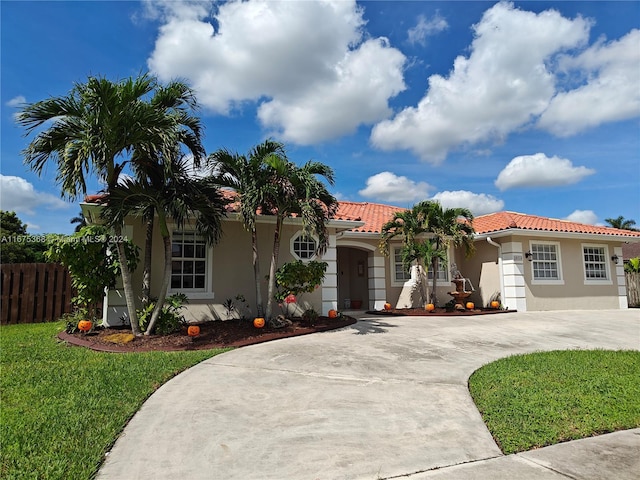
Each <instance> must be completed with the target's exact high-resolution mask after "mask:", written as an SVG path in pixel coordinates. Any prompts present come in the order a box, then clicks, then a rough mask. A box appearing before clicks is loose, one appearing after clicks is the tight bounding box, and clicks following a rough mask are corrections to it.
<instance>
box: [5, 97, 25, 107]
mask: <svg viewBox="0 0 640 480" xmlns="http://www.w3.org/2000/svg"><path fill="white" fill-rule="evenodd" d="M24 103H27V99H26V98H25V97H24V96H22V95H18V96H17V97H13V98H12V99H11V100H9V101H8V102H7V103H6V104H5V105H7V107H20V106H22V105H23V104H24Z"/></svg>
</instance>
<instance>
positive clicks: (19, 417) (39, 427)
mask: <svg viewBox="0 0 640 480" xmlns="http://www.w3.org/2000/svg"><path fill="white" fill-rule="evenodd" d="M65 326H66V325H65V323H64V322H57V323H41V324H31V325H9V326H2V327H1V331H0V352H1V354H0V355H1V356H0V367H1V369H2V375H0V395H1V397H0V404H1V405H2V408H0V438H2V450H1V459H0V478H2V479H7V480H8V479H12V480H18V479H27V478H29V479H33V478H37V479H40V480H49V479H82V478H85V479H88V478H91V477H92V475H93V474H94V473H95V471H96V469H97V468H98V466H99V464H100V462H101V461H102V459H103V457H104V453H105V452H106V451H107V450H108V449H109V447H110V446H111V444H112V443H113V442H114V441H115V439H116V437H117V436H118V434H119V433H120V432H121V430H122V429H123V428H124V426H125V424H126V422H127V421H128V419H129V418H131V416H133V414H134V413H135V412H136V411H137V410H138V409H139V408H140V406H141V405H142V403H143V402H144V401H145V400H146V399H147V398H148V397H149V395H151V393H153V392H154V391H155V390H156V389H157V388H158V387H159V386H160V385H162V384H163V383H165V382H166V381H167V380H169V379H170V378H171V377H173V376H174V375H176V374H177V373H179V372H181V371H182V370H185V369H186V368H188V367H190V366H192V365H195V364H196V363H198V362H200V361H202V360H205V359H206V358H209V357H212V356H214V355H217V354H219V353H221V352H223V351H225V350H223V349H212V350H197V351H187V352H148V353H127V354H109V353H98V352H94V351H92V350H87V349H85V348H79V347H73V346H68V345H66V344H64V343H61V342H58V341H57V340H56V338H55V335H56V334H57V333H58V332H60V331H62V330H64V328H65ZM142 453H143V452H141V454H142Z"/></svg>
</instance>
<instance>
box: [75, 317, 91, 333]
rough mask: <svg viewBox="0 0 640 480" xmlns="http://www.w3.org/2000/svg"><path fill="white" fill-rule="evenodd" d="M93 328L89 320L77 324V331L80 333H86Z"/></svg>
mask: <svg viewBox="0 0 640 480" xmlns="http://www.w3.org/2000/svg"><path fill="white" fill-rule="evenodd" d="M91 327H93V322H91V321H90V320H80V321H79V322H78V330H80V331H81V332H84V333H87V332H88V331H89V330H91Z"/></svg>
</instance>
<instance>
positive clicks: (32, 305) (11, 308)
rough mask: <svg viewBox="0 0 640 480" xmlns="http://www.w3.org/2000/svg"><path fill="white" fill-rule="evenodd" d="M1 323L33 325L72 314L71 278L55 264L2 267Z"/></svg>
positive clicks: (20, 264) (8, 265)
mask: <svg viewBox="0 0 640 480" xmlns="http://www.w3.org/2000/svg"><path fill="white" fill-rule="evenodd" d="M0 269H1V270H2V275H1V276H0V277H1V278H2V304H1V305H0V312H1V314H2V318H1V320H2V321H1V323H2V324H3V325H5V324H13V323H37V322H51V321H55V320H58V319H59V318H60V317H61V316H62V315H63V314H64V313H68V312H71V311H72V305H71V298H72V297H73V296H74V294H75V292H74V290H73V288H72V287H71V276H70V275H69V272H68V271H67V269H66V268H65V267H63V266H62V265H58V264H55V263H13V264H3V265H1V266H0Z"/></svg>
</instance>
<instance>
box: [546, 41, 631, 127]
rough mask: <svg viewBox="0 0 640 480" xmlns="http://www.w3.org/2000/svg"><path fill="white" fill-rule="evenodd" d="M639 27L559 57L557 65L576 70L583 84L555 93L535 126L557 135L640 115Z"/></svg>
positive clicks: (568, 70)
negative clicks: (639, 75) (606, 41)
mask: <svg viewBox="0 0 640 480" xmlns="http://www.w3.org/2000/svg"><path fill="white" fill-rule="evenodd" d="M639 45H640V30H632V31H631V32H629V33H628V34H627V35H625V36H624V37H622V38H621V39H620V40H619V41H614V42H609V43H605V42H604V41H602V40H601V41H599V42H598V43H596V44H595V45H593V46H592V47H590V48H588V49H587V50H585V51H584V52H583V53H581V54H580V55H578V56H577V57H575V58H572V57H570V56H563V57H562V58H561V60H560V62H559V65H560V67H561V68H562V69H563V70H565V71H567V72H571V71H578V72H579V74H580V75H585V76H586V77H587V83H586V84H585V85H582V86H580V87H579V88H576V89H574V90H569V91H565V92H560V93H558V94H557V95H556V96H555V97H554V98H553V99H552V100H551V103H550V105H549V107H548V108H547V110H546V111H545V112H544V113H543V114H542V116H541V117H540V120H539V122H538V125H539V126H540V127H541V128H544V129H547V130H549V131H551V132H552V133H554V134H556V135H558V136H568V135H573V134H575V133H577V132H580V131H582V130H585V129H587V128H590V127H594V126H597V125H600V124H601V123H604V122H613V121H618V120H626V119H629V118H633V117H637V116H640V88H638V72H640V48H639V47H638V46H639Z"/></svg>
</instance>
